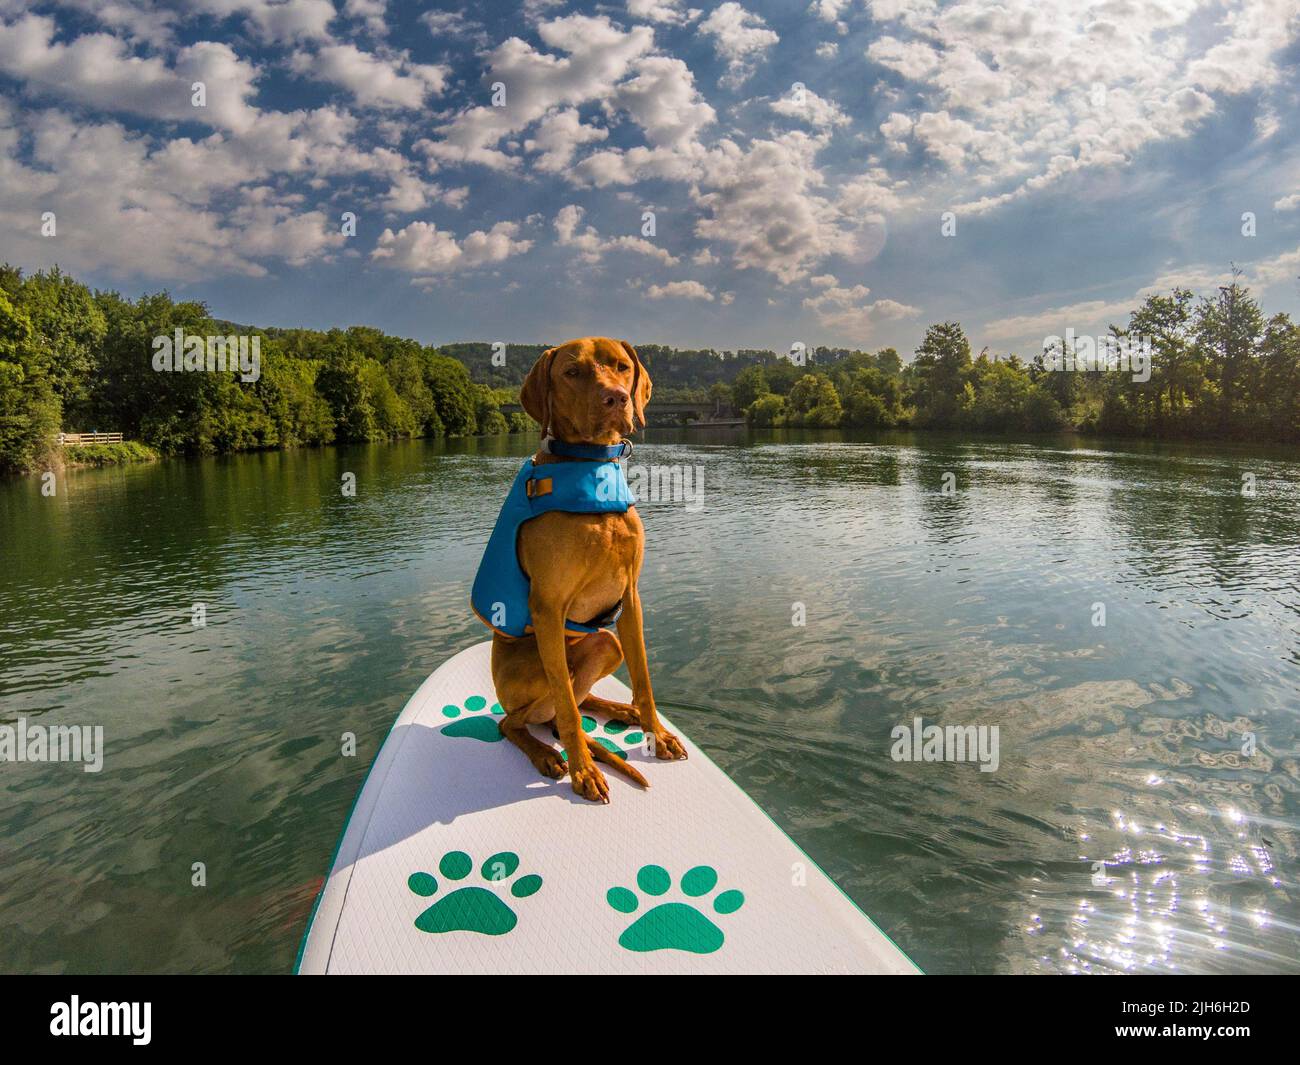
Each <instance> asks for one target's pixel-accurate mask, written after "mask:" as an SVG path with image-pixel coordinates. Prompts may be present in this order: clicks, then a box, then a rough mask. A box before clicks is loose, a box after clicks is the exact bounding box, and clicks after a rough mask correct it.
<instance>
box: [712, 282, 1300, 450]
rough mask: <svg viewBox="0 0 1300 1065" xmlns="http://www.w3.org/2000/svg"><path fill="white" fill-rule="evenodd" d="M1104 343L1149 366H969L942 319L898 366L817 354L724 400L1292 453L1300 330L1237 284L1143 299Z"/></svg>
mask: <svg viewBox="0 0 1300 1065" xmlns="http://www.w3.org/2000/svg"><path fill="white" fill-rule="evenodd" d="M1065 336H1066V337H1070V334H1068V333H1066V334H1065ZM1109 338H1110V343H1112V344H1115V345H1116V346H1118V345H1120V344H1130V345H1132V346H1134V347H1136V346H1137V344H1138V342H1139V341H1143V342H1146V343H1149V358H1150V361H1149V366H1147V367H1144V368H1143V370H1142V372H1141V373H1137V372H1133V371H1132V370H1130V369H1106V368H1102V369H1085V370H1077V369H1076V370H1067V369H1061V368H1059V367H1061V366H1063V365H1065V366H1068V365H1071V364H1074V363H1075V355H1076V351H1075V350H1073V349H1072V345H1070V344H1069V343H1068V341H1067V339H1065V338H1055V339H1054V340H1053V343H1052V344H1051V345H1049V346H1048V347H1046V348H1045V349H1044V350H1043V351H1041V352H1038V353H1037V354H1036V355H1035V356H1034V357H1033V358H1032V359H1031V360H1028V361H1024V360H1021V359H1020V358H1019V357H1018V356H1016V355H1011V356H1009V357H1006V358H999V357H990V355H989V353H988V350H987V349H985V350H984V351H983V352H981V353H980V355H979V356H978V357H974V358H972V354H971V344H970V341H969V340H968V338H967V337H966V334H965V332H964V331H963V329H962V327H961V326H960V325H959V324H958V323H956V322H943V323H939V324H937V325H932V326H930V328H929V329H927V330H926V333H925V337H924V339H923V340H922V341H921V344H920V346H919V347H918V348H917V349H916V353H915V358H914V359H913V360H912V362H911V363H909V364H907V365H906V366H904V365H903V364H902V360H901V359H900V358H899V355H898V353H897V352H896V351H894V350H893V349H892V348H886V349H884V350H882V351H878V352H876V353H874V354H871V353H867V352H862V351H846V350H844V349H826V348H819V349H817V351H816V352H815V353H814V357H813V360H812V362H811V364H810V365H809V366H808V367H806V368H805V369H804V370H802V371H794V370H792V369H791V368H790V367H789V365H788V364H787V365H780V364H775V365H762V366H755V367H747V368H745V369H743V370H742V371H741V372H740V373H738V374H737V376H736V379H735V381H734V382H732V384H731V386H730V398H731V400H732V402H733V404H734V405H735V406H736V407H737V408H739V409H742V410H744V411H745V412H746V416H747V419H748V421H749V423H750V424H751V425H755V426H783V425H784V426H807V427H828V426H853V427H862V428H894V427H910V428H918V429H964V430H970V431H995V432H1031V433H1035V432H1057V431H1061V430H1074V431H1079V432H1086V433H1102V434H1106V435H1114V436H1143V437H1157V438H1183V439H1197V438H1199V439H1221V440H1251V441H1272V442H1279V443H1283V442H1285V443H1294V442H1300V325H1297V324H1296V323H1295V322H1292V321H1291V319H1290V317H1289V316H1288V315H1286V314H1274V315H1272V316H1271V317H1266V316H1265V314H1264V312H1263V311H1262V310H1261V308H1260V306H1259V303H1258V302H1257V301H1256V300H1255V299H1254V297H1252V296H1251V294H1250V291H1249V289H1248V288H1246V287H1245V286H1244V285H1242V284H1241V283H1240V282H1239V280H1237V279H1236V278H1234V280H1233V282H1232V283H1231V284H1228V285H1225V286H1223V287H1222V288H1220V289H1219V290H1218V291H1217V293H1216V294H1215V295H1214V296H1213V297H1206V298H1201V299H1197V297H1196V296H1195V294H1194V293H1192V292H1191V291H1190V290H1187V289H1175V290H1174V291H1173V292H1171V293H1170V294H1168V295H1152V296H1149V297H1148V298H1147V299H1146V300H1145V301H1144V302H1143V303H1142V305H1141V306H1140V307H1138V308H1137V309H1136V310H1134V311H1133V312H1132V313H1131V314H1130V316H1129V321H1128V322H1127V324H1125V325H1123V326H1112V327H1111V329H1110V333H1109ZM1105 339H1106V338H1098V344H1097V345H1096V346H1097V347H1098V348H1099V347H1100V345H1101V343H1102V342H1104V341H1105ZM1089 340H1090V342H1091V340H1092V338H1089ZM1080 361H1081V362H1082V361H1083V360H1082V359H1081V360H1080ZM1088 365H1091V364H1088ZM1139 378H1142V379H1139ZM715 395H719V393H715Z"/></svg>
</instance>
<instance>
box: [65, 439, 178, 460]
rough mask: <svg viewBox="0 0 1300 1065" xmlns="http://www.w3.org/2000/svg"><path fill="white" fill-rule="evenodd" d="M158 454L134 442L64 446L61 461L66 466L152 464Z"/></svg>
mask: <svg viewBox="0 0 1300 1065" xmlns="http://www.w3.org/2000/svg"><path fill="white" fill-rule="evenodd" d="M158 457H159V456H158V452H156V451H155V450H154V449H153V448H151V447H146V446H145V445H144V444H141V443H140V442H139V441H136V440H126V441H123V442H122V443H120V444H64V445H63V461H64V463H65V464H66V465H68V466H119V465H123V464H125V463H128V462H153V461H154V460H155V459H157V458H158Z"/></svg>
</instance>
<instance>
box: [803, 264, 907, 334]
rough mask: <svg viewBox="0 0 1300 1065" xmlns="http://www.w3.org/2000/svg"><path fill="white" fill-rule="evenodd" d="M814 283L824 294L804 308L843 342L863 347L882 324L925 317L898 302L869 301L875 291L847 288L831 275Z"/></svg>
mask: <svg viewBox="0 0 1300 1065" xmlns="http://www.w3.org/2000/svg"><path fill="white" fill-rule="evenodd" d="M812 280H813V282H814V284H816V285H817V287H819V288H820V289H821V291H820V292H818V293H817V295H815V296H808V297H806V298H805V299H804V301H803V305H804V306H805V307H807V308H808V309H809V310H810V311H812V312H813V313H814V314H815V315H816V316H817V320H818V322H819V323H820V324H821V325H822V327H823V328H825V329H828V330H830V331H831V332H833V333H834V334H835V335H836V337H837V338H839V339H843V340H847V341H850V342H856V343H860V342H861V341H863V340H865V339H866V338H868V337H870V336H871V335H872V334H873V332H874V329H875V326H876V324H877V323H878V322H880V321H882V320H883V321H895V320H899V319H904V318H915V317H917V315H919V314H920V313H921V309H920V308H919V307H912V306H909V305H908V304H906V303H899V302H898V301H897V300H889V299H884V300H876V301H874V302H872V301H869V300H868V297H869V296H870V295H871V289H869V288H867V286H866V285H852V286H849V287H844V286H842V285H840V284H838V283H837V282H836V279H835V278H834V277H832V276H830V275H823V276H821V277H817V278H813V279H812Z"/></svg>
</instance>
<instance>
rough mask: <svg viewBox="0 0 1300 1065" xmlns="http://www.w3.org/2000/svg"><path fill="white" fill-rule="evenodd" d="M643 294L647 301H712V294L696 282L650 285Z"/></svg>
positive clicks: (671, 282)
mask: <svg viewBox="0 0 1300 1065" xmlns="http://www.w3.org/2000/svg"><path fill="white" fill-rule="evenodd" d="M645 294H646V298H647V299H652V300H666V299H677V300H704V301H705V302H707V303H712V302H713V299H714V297H713V293H712V292H710V291H709V290H708V289H707V288H705V287H704V286H703V285H701V284H700V283H699V282H698V281H669V282H668V283H667V284H666V285H651V286H650V287H649V288H648V289H646V290H645ZM727 302H728V303H729V302H731V301H730V300H728V301H727Z"/></svg>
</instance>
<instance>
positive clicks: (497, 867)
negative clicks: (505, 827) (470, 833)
mask: <svg viewBox="0 0 1300 1065" xmlns="http://www.w3.org/2000/svg"><path fill="white" fill-rule="evenodd" d="M473 868H474V861H473V859H472V858H470V856H469V855H468V854H466V853H465V852H464V851H448V852H447V853H446V854H444V855H443V856H442V861H440V862H439V863H438V872H440V873H441V874H442V875H443V876H444V877H445V878H446V879H448V880H453V881H455V880H464V879H465V878H466V877H467V876H469V874H470V872H471V870H472V869H473ZM518 868H519V855H517V854H514V853H513V852H511V851H502V852H501V853H500V854H494V855H492V857H491V858H489V859H488V860H487V861H485V862H484V863H483V868H482V870H481V872H482V874H483V879H484V880H489V881H496V880H509V879H510V877H512V876H514V875H515V871H516V870H517V869H518ZM406 886H407V887H409V888H410V889H411V890H412V891H414V892H415V893H416V894H417V895H419V896H420V897H422V898H426V899H427V898H429V897H430V896H432V895H434V894H436V893H437V891H438V881H437V879H436V878H435V877H434V876H433V874H432V873H412V874H411V875H410V877H408V878H407V881H406ZM541 886H542V878H541V877H540V876H537V875H536V874H535V873H529V874H528V875H527V876H521V877H520V878H519V879H518V880H516V881H515V882H514V883H513V884H511V885H510V894H511V895H513V896H514V897H515V898H517V899H526V898H528V896H529V895H535V894H536V893H537V889H538V888H540V887H541ZM518 923H519V918H518V917H516V916H515V911H514V910H512V909H511V908H510V907H509V906H507V905H506V904H505V903H504V902H502V901H501V896H500V895H498V894H497V893H496V892H495V891H491V890H489V889H488V888H485V887H479V886H478V885H477V884H475V885H471V886H468V887H460V888H457V889H456V890H455V891H452V892H450V893H449V894H445V895H443V896H442V898H440V899H439V900H438V901H437V902H435V903H434V904H433V905H432V906H430V907H429V908H428V909H427V910H425V911H424V912H423V913H422V914H420V916H419V917H417V918H416V919H415V927H416V928H418V929H419V930H420V931H421V932H482V933H483V934H484V935H485V936H503V935H505V934H506V933H507V932H509V931H510V930H511V929H512V928H514V926H515V925H516V924H518Z"/></svg>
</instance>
